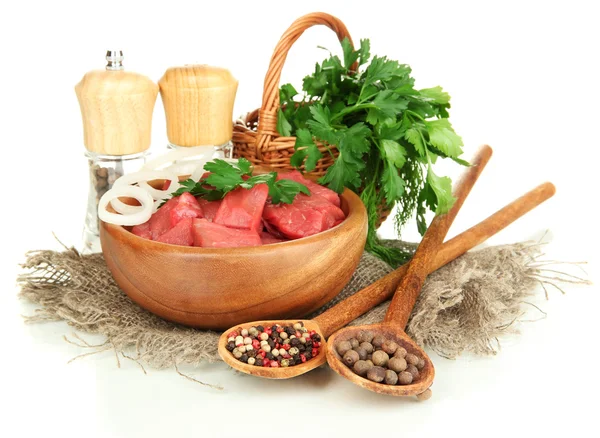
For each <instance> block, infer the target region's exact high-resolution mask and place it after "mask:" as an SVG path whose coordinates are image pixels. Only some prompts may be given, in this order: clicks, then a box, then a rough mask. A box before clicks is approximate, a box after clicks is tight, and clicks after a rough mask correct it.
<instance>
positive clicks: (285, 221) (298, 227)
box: [263, 194, 345, 239]
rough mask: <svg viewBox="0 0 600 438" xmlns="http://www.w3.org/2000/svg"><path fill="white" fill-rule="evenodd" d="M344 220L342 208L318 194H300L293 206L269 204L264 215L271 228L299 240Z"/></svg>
mask: <svg viewBox="0 0 600 438" xmlns="http://www.w3.org/2000/svg"><path fill="white" fill-rule="evenodd" d="M344 218H345V215H344V212H343V211H342V210H341V209H340V208H338V207H336V206H335V205H333V204H332V203H331V202H329V201H327V200H326V199H325V198H323V197H322V196H319V195H316V194H313V195H311V196H306V195H304V194H299V195H298V196H296V199H294V202H293V203H291V204H271V203H267V205H266V206H265V210H264V213H263V219H264V220H265V221H266V222H267V223H268V224H269V226H270V227H274V228H276V229H277V231H279V232H280V233H281V234H283V235H284V236H285V237H287V238H289V239H299V238H301V237H307V236H312V235H313V234H317V233H320V232H321V231H325V230H328V229H330V228H331V227H333V226H334V225H335V224H336V222H339V221H342V220H344ZM270 227H269V229H271V228H270Z"/></svg>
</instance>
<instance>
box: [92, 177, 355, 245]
mask: <svg viewBox="0 0 600 438" xmlns="http://www.w3.org/2000/svg"><path fill="white" fill-rule="evenodd" d="M341 197H342V198H343V199H344V200H345V201H346V203H347V205H348V216H346V219H344V221H343V222H342V223H340V224H339V225H336V226H335V227H332V228H330V229H329V230H326V231H322V232H320V233H318V234H313V235H312V236H308V237H302V238H300V239H295V240H290V241H287V242H278V243H272V244H268V245H259V246H246V247H238V248H202V247H198V246H183V245H173V244H170V243H163V242H157V241H154V240H149V239H144V238H143V237H140V236H136V235H135V234H133V233H132V232H131V231H129V230H127V229H125V227H124V226H122V225H115V224H109V223H107V222H104V221H100V222H101V226H102V227H103V228H104V229H105V230H106V231H107V232H108V233H110V234H111V235H112V236H113V237H115V238H119V240H120V241H121V242H125V243H127V244H131V245H135V246H141V245H147V246H149V247H151V248H152V247H154V248H155V249H162V250H164V251H170V252H178V253H189V254H205V255H226V254H235V255H246V254H248V255H250V254H257V253H265V252H270V251H271V249H272V248H275V249H277V248H281V247H282V246H284V245H285V246H287V247H291V246H301V245H309V244H310V243H311V242H315V241H318V240H322V239H326V238H327V237H328V236H329V235H331V234H333V233H337V232H340V231H350V230H352V229H354V228H356V227H357V226H358V225H360V224H361V222H363V221H364V218H365V217H366V215H367V211H366V209H365V206H364V204H363V203H362V201H361V199H360V197H359V196H358V195H357V194H356V193H354V192H353V191H352V190H350V189H345V190H344V192H343V193H342V194H341Z"/></svg>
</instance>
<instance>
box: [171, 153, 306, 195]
mask: <svg viewBox="0 0 600 438" xmlns="http://www.w3.org/2000/svg"><path fill="white" fill-rule="evenodd" d="M204 170H206V171H207V172H210V174H209V175H208V176H207V177H206V178H201V179H200V180H199V181H194V180H193V179H191V178H190V179H187V180H185V181H183V182H181V183H180V185H181V187H180V188H179V189H177V190H176V191H175V192H173V196H180V195H182V194H183V193H185V192H189V193H191V194H192V195H194V196H201V197H203V198H205V199H207V200H209V201H216V200H219V199H223V197H224V196H225V195H226V194H227V193H229V192H230V191H232V190H234V189H236V188H238V187H242V188H244V189H251V188H252V187H254V186H255V185H257V184H266V185H267V186H268V187H269V196H270V197H271V201H272V202H273V203H274V204H279V203H285V204H291V203H292V202H293V201H294V198H295V197H296V195H297V194H298V193H304V194H306V195H310V191H309V190H308V188H307V187H306V186H305V185H304V184H301V183H299V182H296V181H291V180H285V179H283V180H279V181H277V173H276V172H270V173H265V174H262V175H254V176H252V166H251V164H250V162H249V161H248V160H246V159H245V158H240V159H239V160H238V162H237V163H236V165H235V166H234V165H233V164H231V163H228V162H227V161H224V160H219V159H216V160H214V161H212V162H210V163H207V164H206V165H205V166H204ZM244 177H247V178H244Z"/></svg>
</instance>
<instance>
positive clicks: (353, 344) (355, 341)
mask: <svg viewBox="0 0 600 438" xmlns="http://www.w3.org/2000/svg"><path fill="white" fill-rule="evenodd" d="M349 341H350V345H351V346H352V348H357V347H358V346H359V345H360V342H358V339H356V338H351V339H349Z"/></svg>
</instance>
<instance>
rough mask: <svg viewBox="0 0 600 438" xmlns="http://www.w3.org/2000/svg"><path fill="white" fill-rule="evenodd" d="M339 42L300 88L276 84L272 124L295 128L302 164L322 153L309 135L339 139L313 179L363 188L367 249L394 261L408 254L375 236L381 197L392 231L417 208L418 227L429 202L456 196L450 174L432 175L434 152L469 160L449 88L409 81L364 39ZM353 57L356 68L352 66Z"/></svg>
mask: <svg viewBox="0 0 600 438" xmlns="http://www.w3.org/2000/svg"><path fill="white" fill-rule="evenodd" d="M342 48H343V60H340V59H339V58H338V57H337V56H334V55H330V57H329V58H328V59H326V60H324V61H323V62H322V63H321V64H317V65H316V67H315V70H314V72H313V73H312V74H311V75H309V76H306V77H305V78H304V81H303V85H302V89H303V91H304V95H303V96H299V93H298V92H297V91H296V89H295V88H294V87H293V86H292V85H291V84H285V85H283V86H282V87H281V89H280V97H281V102H280V103H281V109H280V110H279V118H278V125H277V129H278V131H279V133H280V134H281V135H284V136H290V135H295V136H296V145H295V149H296V152H295V153H294V155H293V156H292V160H291V162H292V165H294V166H296V167H300V166H301V165H302V164H304V166H305V168H306V170H307V171H312V170H313V169H314V168H315V167H316V164H317V161H318V160H319V159H320V158H322V153H321V152H320V151H319V149H318V147H317V145H316V143H315V140H320V141H322V142H325V143H326V144H332V145H336V146H337V149H338V151H339V156H338V158H337V159H336V160H335V162H334V164H333V165H332V166H331V167H330V168H329V169H328V171H327V173H326V174H325V176H324V177H322V178H321V180H320V181H319V182H320V183H322V184H326V185H328V186H329V188H331V189H333V190H335V191H336V192H338V193H341V192H342V190H343V189H344V187H349V188H351V189H353V190H355V191H359V192H361V198H362V200H363V202H364V203H365V206H366V207H367V211H368V214H369V234H368V238H367V249H368V250H369V251H371V252H373V253H375V254H377V255H378V256H380V257H381V258H383V259H384V260H386V261H388V262H390V263H392V264H398V263H400V262H402V261H403V260H404V259H405V258H406V257H407V256H408V254H403V253H400V252H399V251H398V250H392V249H389V248H386V247H383V246H382V245H381V243H380V242H379V240H378V239H377V235H376V224H377V221H378V212H379V209H380V208H381V205H382V204H387V206H388V207H390V208H391V207H392V206H394V205H398V209H397V214H396V216H395V223H396V229H397V231H398V233H399V232H400V229H401V228H402V227H403V226H404V225H405V223H406V222H407V221H408V220H409V219H410V218H411V217H412V216H413V214H415V213H416V218H417V225H418V229H419V232H420V233H421V234H423V233H424V232H425V230H426V229H427V222H426V219H425V214H426V212H427V210H428V209H429V210H431V211H434V212H436V213H445V212H447V211H448V210H449V209H450V207H451V206H452V205H453V203H454V198H453V197H452V191H451V181H450V178H448V177H440V176H438V175H436V174H435V173H434V171H433V164H434V163H435V162H436V160H437V158H438V157H442V158H450V159H452V160H454V161H456V162H458V163H460V164H468V163H466V162H465V161H463V160H461V159H460V158H459V157H460V155H461V154H462V146H463V142H462V139H461V138H460V137H459V136H458V135H457V134H456V133H455V132H454V129H453V128H452V125H451V124H450V121H449V120H448V109H449V108H450V96H449V95H448V93H446V92H444V91H443V90H442V88H441V87H433V88H425V89H421V90H417V89H415V87H414V79H413V78H412V77H411V69H410V67H409V66H408V65H405V64H400V63H398V62H397V61H394V60H390V59H388V58H387V57H378V56H374V57H373V58H371V55H370V43H369V40H361V42H360V48H358V49H357V50H354V49H353V48H352V47H351V45H350V42H349V41H348V40H347V39H345V40H344V41H342ZM356 61H358V65H359V69H358V71H356V72H355V71H351V66H352V64H353V63H354V62H356ZM299 97H301V99H299ZM330 152H331V151H330Z"/></svg>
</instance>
